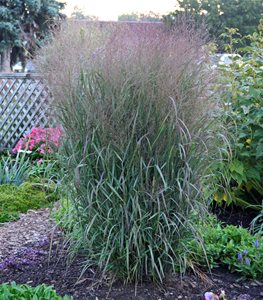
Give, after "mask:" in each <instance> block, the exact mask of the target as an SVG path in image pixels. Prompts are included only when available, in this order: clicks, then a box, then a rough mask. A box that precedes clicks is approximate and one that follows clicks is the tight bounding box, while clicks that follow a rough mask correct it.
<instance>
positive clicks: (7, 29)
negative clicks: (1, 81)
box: [0, 0, 64, 65]
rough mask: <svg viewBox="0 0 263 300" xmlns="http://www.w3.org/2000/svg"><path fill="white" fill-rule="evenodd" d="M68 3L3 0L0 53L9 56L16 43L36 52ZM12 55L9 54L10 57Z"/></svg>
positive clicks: (0, 7) (0, 23) (1, 6)
mask: <svg viewBox="0 0 263 300" xmlns="http://www.w3.org/2000/svg"><path fill="white" fill-rule="evenodd" d="M63 7H64V4H63V3H61V2H58V1H56V0H37V1H35V0H26V1H20V0H12V1H10V0H8V1H1V2H0V54H1V52H2V53H4V52H5V51H7V54H6V56H3V57H2V62H1V64H2V65H3V64H4V62H3V59H4V58H5V59H9V61H10V55H11V52H12V48H13V47H15V46H16V47H18V48H21V49H23V51H24V50H27V51H30V52H31V53H32V50H33V49H34V48H35V46H36V45H39V43H40V41H41V40H43V39H44V38H45V37H46V36H47V34H48V32H49V30H50V26H52V25H53V24H54V23H55V22H56V21H57V20H58V19H59V18H61V17H62V15H61V13H60V10H61V9H62V8H63ZM7 56H8V57H7Z"/></svg>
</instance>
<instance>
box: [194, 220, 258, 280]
mask: <svg viewBox="0 0 263 300" xmlns="http://www.w3.org/2000/svg"><path fill="white" fill-rule="evenodd" d="M200 231H201V232H202V238H203V240H204V247H205V251H206V257H205V256H204V254H203V248H201V247H200V245H199V244H198V243H197V242H196V241H195V240H191V241H189V242H188V243H189V245H188V246H189V249H191V250H192V254H191V255H190V256H189V258H188V259H189V260H190V261H191V262H192V264H197V265H199V266H203V265H204V264H206V263H207V261H208V263H209V265H210V267H211V268H215V267H217V266H218V265H225V266H227V267H228V268H229V269H230V270H231V271H234V272H239V273H240V274H241V275H242V276H243V277H252V278H257V279H262V278H263V237H262V235H251V234H250V233H249V231H248V230H247V229H245V228H242V227H236V226H232V225H230V226H226V227H223V226H222V225H221V224H219V223H218V221H217V220H216V219H215V218H211V219H210V220H209V222H205V223H203V224H202V225H200Z"/></svg>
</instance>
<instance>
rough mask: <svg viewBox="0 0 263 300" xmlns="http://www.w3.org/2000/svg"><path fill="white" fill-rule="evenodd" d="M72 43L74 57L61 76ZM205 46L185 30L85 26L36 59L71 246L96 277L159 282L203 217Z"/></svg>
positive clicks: (60, 37) (207, 102)
mask: <svg viewBox="0 0 263 300" xmlns="http://www.w3.org/2000/svg"><path fill="white" fill-rule="evenodd" d="M73 30H74V33H75V34H74V35H71V34H72V31H73ZM182 32H183V33H184V34H182ZM69 36H73V39H72V43H74V45H75V46H74V49H75V51H76V49H77V50H78V51H77V52H76V55H75V56H74V57H73V61H72V60H71V59H69V60H68V61H69V64H67V65H66V66H63V67H62V68H60V67H59V65H58V64H57V63H56V62H57V61H58V60H61V53H64V54H65V55H66V57H71V55H70V54H69V53H68V47H67V49H66V48H65V50H64V43H63V42H62V41H63V40H64V39H65V37H66V38H67V39H68V37H69ZM83 37H85V38H83ZM202 44H203V41H202V39H201V38H200V37H199V35H198V34H197V33H196V32H192V31H187V29H186V28H180V29H178V32H176V31H174V32H170V31H169V32H166V31H164V28H161V27H156V26H152V24H147V25H145V24H144V26H141V25H140V24H138V25H133V26H128V25H127V26H126V25H122V26H115V25H113V26H112V27H110V26H109V27H107V28H104V29H103V28H100V30H99V31H98V30H97V27H95V26H94V25H93V26H91V25H90V27H87V28H79V27H78V28H76V29H75V28H73V29H72V28H71V27H67V28H65V30H63V32H61V33H60V34H59V35H58V36H57V37H56V39H55V40H54V41H53V43H52V44H51V45H50V46H49V47H47V48H46V49H43V52H42V53H41V54H42V57H43V58H44V59H42V63H43V65H42V70H43V73H44V74H46V75H47V77H48V78H49V79H51V78H52V81H50V82H49V86H50V88H51V90H52V93H53V95H55V97H54V101H55V102H54V104H55V106H56V107H57V108H58V110H57V117H58V119H59V122H60V124H62V125H63V129H64V132H65V139H66V140H65V144H64V155H65V157H66V160H65V161H64V165H65V168H66V170H67V174H68V178H67V179H68V181H67V182H66V183H67V186H65V188H67V190H68V191H69V198H70V200H71V202H72V204H73V207H74V210H75V213H76V214H77V216H78V220H79V222H80V224H79V228H80V230H81V231H79V233H80V236H79V238H78V240H77V241H76V243H77V244H78V245H77V246H79V247H82V250H83V249H84V250H85V252H86V254H87V256H88V258H89V262H90V263H95V264H96V265H98V266H99V267H100V268H101V270H102V274H104V273H105V272H107V271H110V272H111V273H112V274H114V275H116V276H118V277H120V278H123V279H125V280H126V281H139V280H141V279H142V278H144V277H148V278H151V279H153V280H156V281H162V279H163V278H164V277H165V275H166V274H167V273H169V272H171V271H173V270H175V268H176V266H178V263H179V261H180V258H181V256H182V255H183V253H180V254H179V255H178V253H177V251H176V249H177V247H178V244H179V241H180V239H181V237H182V236H184V233H185V231H186V228H189V227H191V224H190V221H189V215H190V213H191V211H192V210H193V209H194V208H196V209H199V212H200V211H203V209H204V203H203V197H202V196H203V195H202V193H201V187H200V182H201V181H202V180H201V179H203V178H204V177H205V176H206V175H207V176H209V174H207V167H208V165H209V159H208V155H209V154H208V153H209V151H210V148H212V147H213V136H212V135H211V136H210V135H209V133H208V129H207V127H208V124H210V121H211V120H210V115H209V114H208V113H207V111H208V107H209V109H210V107H211V105H210V104H211V102H210V99H209V98H208V91H207V88H208V84H207V80H209V77H208V73H207V72H206V70H207V69H206V68H205V65H204V63H203V59H204V57H205V56H206V55H205V53H204V52H202V50H201V49H203V48H202V47H201V45H202ZM63 51H65V52H63ZM58 53H60V54H59V56H58ZM197 62H198V63H197ZM51 66H52V68H51ZM65 68H66V69H67V70H68V71H67V72H65ZM65 74H66V76H65ZM57 80H58V81H59V82H60V83H59V84H56V82H57ZM208 136H209V138H208ZM210 137H211V138H210ZM205 139H209V142H208V143H207V145H206V146H205ZM200 215H201V212H200ZM191 228H192V227H191ZM72 240H73V242H74V241H75V237H73V238H72ZM73 246H75V245H74V243H73Z"/></svg>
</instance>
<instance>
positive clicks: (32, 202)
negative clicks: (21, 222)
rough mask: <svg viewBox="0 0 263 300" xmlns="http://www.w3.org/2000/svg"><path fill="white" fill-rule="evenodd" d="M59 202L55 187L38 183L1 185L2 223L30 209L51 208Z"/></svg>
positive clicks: (0, 208) (0, 221) (0, 206)
mask: <svg viewBox="0 0 263 300" xmlns="http://www.w3.org/2000/svg"><path fill="white" fill-rule="evenodd" d="M56 200H58V195H57V193H55V192H54V187H53V186H51V185H49V186H46V185H42V184H37V183H28V182H27V183H24V184H22V185H20V186H15V185H10V184H3V185H0V223H3V222H8V221H11V220H14V219H17V218H18V217H19V214H20V213H25V212H27V210H28V209H37V208H41V207H46V206H49V205H50V204H51V203H52V202H54V201H56Z"/></svg>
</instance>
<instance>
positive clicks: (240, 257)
mask: <svg viewBox="0 0 263 300" xmlns="http://www.w3.org/2000/svg"><path fill="white" fill-rule="evenodd" d="M242 258H243V256H242V253H241V252H238V254H237V259H238V260H240V261H241V260H242Z"/></svg>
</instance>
